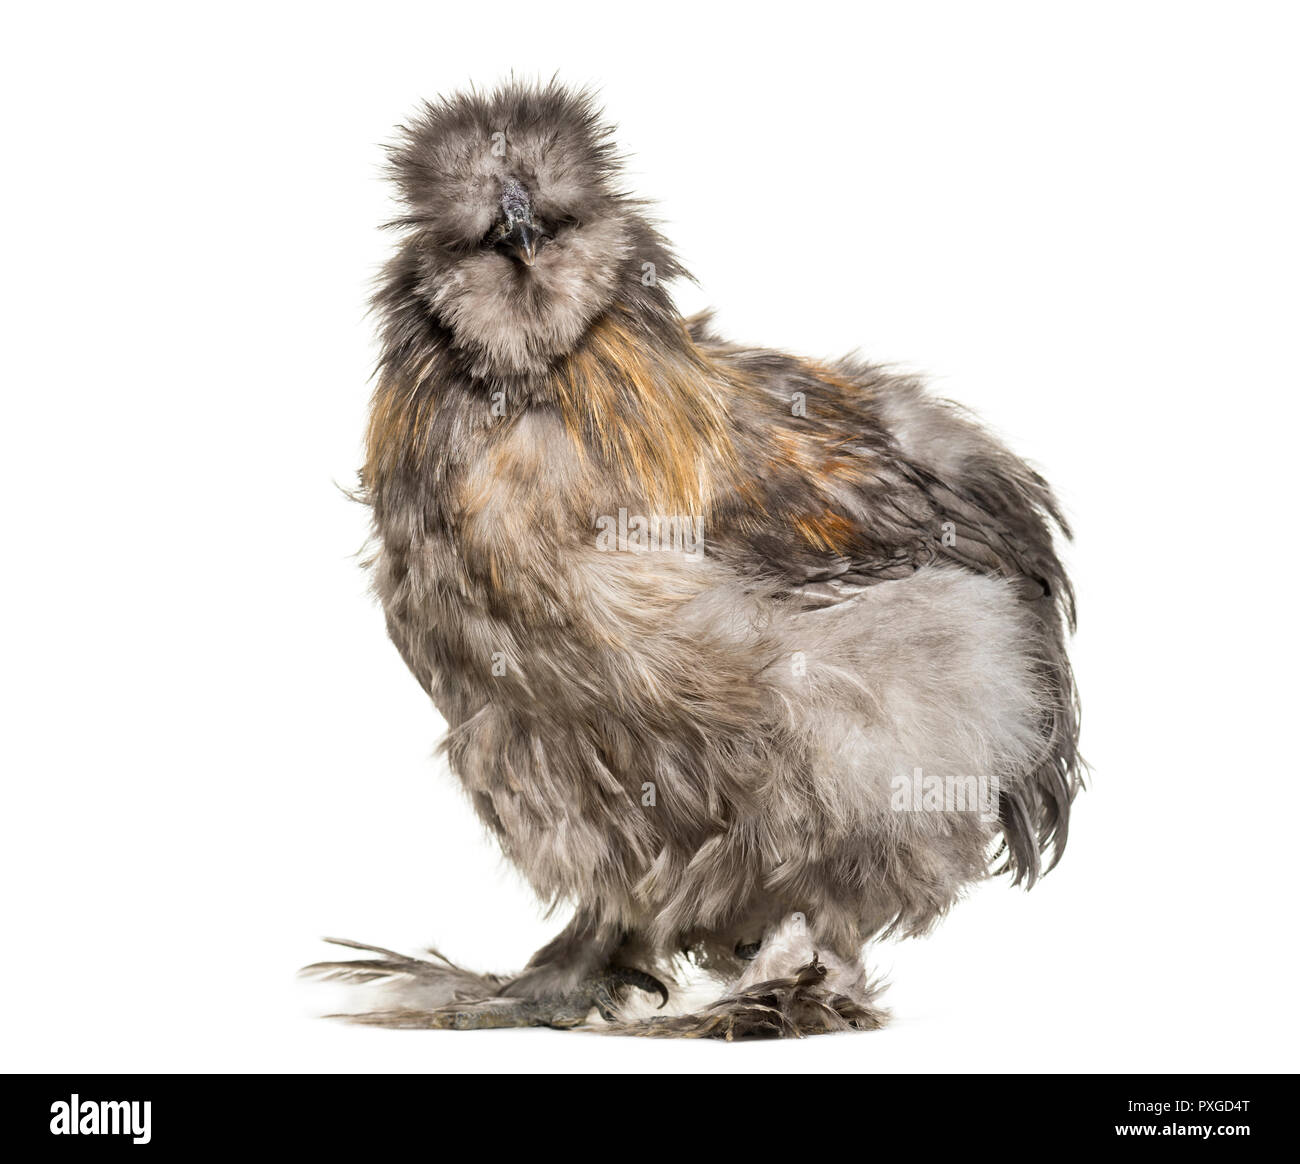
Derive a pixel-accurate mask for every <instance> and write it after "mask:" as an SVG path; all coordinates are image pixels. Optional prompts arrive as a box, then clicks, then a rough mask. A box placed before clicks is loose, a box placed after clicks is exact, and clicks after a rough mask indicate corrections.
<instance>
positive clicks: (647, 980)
mask: <svg viewBox="0 0 1300 1164" xmlns="http://www.w3.org/2000/svg"><path fill="white" fill-rule="evenodd" d="M326 940H327V941H330V942H333V943H334V944H335V945H339V946H346V947H348V948H349V949H353V950H365V951H367V952H369V953H372V954H378V955H379V957H377V958H361V959H357V960H355V961H350V962H317V963H315V964H314V965H311V966H307V967H304V968H303V970H302V971H301V973H302V974H304V975H306V976H308V977H313V978H320V979H323V980H325V981H334V982H346V983H349V984H358V985H360V984H367V983H380V984H382V985H383V987H384V989H385V992H386V993H387V994H388V996H389V997H390V998H392V999H393V1000H394V1001H395V1002H397V1003H398V1004H399V1005H397V1006H394V1007H389V1008H387V1009H383V1010H371V1011H362V1012H359V1013H356V1014H337V1015H329V1016H327V1017H330V1018H342V1019H347V1020H348V1021H349V1022H354V1023H359V1024H362V1025H365V1026H380V1027H398V1028H405V1029H423V1030H429V1029H434V1030H456V1031H472V1030H490V1029H496V1028H501V1027H555V1028H558V1029H562V1030H568V1029H572V1028H573V1027H578V1026H581V1025H582V1024H583V1023H585V1022H586V1021H587V1016H588V1015H589V1014H590V1013H591V1011H592V1009H593V1008H594V1009H595V1010H596V1011H597V1013H598V1014H600V1016H601V1017H602V1018H604V1019H605V1020H606V1021H607V1022H611V1023H612V1022H615V1021H616V1018H615V1013H614V1012H615V1010H616V1008H617V1007H618V1006H619V1005H620V1003H621V1000H622V994H623V991H624V990H625V989H626V988H627V987H629V986H635V987H637V988H638V989H640V990H644V991H646V992H647V993H649V994H657V995H659V997H660V1000H661V1001H660V1004H659V1005H660V1006H663V1005H664V1003H666V1002H667V1001H668V988H667V987H666V986H665V985H664V984H663V983H662V982H660V981H659V980H658V979H657V978H655V977H653V976H652V975H650V974H646V973H645V972H644V971H641V970H634V969H632V968H630V967H624V966H609V967H606V968H605V969H603V970H601V971H599V972H598V973H595V974H592V975H589V976H588V977H587V978H585V979H583V980H582V981H581V982H579V983H578V984H577V985H576V986H575V987H573V988H572V989H570V990H567V991H565V992H563V993H558V994H552V995H543V996H541V997H521V998H514V997H507V996H505V995H504V992H506V991H507V990H509V988H510V987H511V985H512V983H513V982H514V981H515V979H513V978H509V977H505V976H502V975H497V974H474V973H471V972H470V971H468V970H463V969H461V968H460V967H459V966H457V965H456V964H455V963H454V962H451V961H450V960H449V959H447V958H445V957H444V956H443V955H442V954H440V953H438V951H437V950H429V951H428V953H429V954H430V955H431V956H432V957H433V958H434V959H436V961H426V960H424V959H421V958H408V957H406V956H405V955H403V954H398V953H395V952H394V951H392V950H385V949H384V948H383V947H381V946H367V945H364V944H363V943H361V942H352V941H348V940H347V939H344V938H327V939H326Z"/></svg>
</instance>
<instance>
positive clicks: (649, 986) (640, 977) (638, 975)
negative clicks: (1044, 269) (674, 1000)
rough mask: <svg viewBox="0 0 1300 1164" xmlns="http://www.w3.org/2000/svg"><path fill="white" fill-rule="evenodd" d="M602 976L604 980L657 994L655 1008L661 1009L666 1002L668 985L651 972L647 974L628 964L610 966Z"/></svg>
mask: <svg viewBox="0 0 1300 1164" xmlns="http://www.w3.org/2000/svg"><path fill="white" fill-rule="evenodd" d="M602 977H603V979H604V980H605V982H611V981H612V982H616V983H619V984H620V985H626V986H635V987H636V988H637V989H638V990H644V991H645V992H646V993H647V994H657V995H659V1006H658V1007H657V1008H656V1009H657V1010H663V1008H664V1006H665V1005H666V1004H667V1002H668V987H666V986H665V985H664V984H663V983H662V982H660V981H659V979H658V978H656V977H655V976H654V975H653V974H647V973H646V972H645V971H644V970H634V969H632V968H631V967H630V966H610V967H609V968H608V969H607V970H606V971H605V973H604V974H603V975H602Z"/></svg>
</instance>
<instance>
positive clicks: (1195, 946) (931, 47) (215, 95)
mask: <svg viewBox="0 0 1300 1164" xmlns="http://www.w3.org/2000/svg"><path fill="white" fill-rule="evenodd" d="M1296 31H1297V29H1296V27H1295V25H1294V23H1293V18H1292V17H1291V16H1290V15H1288V14H1287V6H1285V5H1276V6H1272V5H1262V4H1242V3H1233V4H1227V3H1224V4H1218V5H1203V4H1114V5H1112V4H1099V3H1096V2H1090V3H1086V4H1078V5H1065V4H1057V5H1040V4H981V5H967V4H926V3H909V4H906V5H904V4H897V5H893V4H891V5H875V4H865V5H849V4H833V5H818V4H813V3H800V4H797V5H794V6H785V5H782V6H776V5H773V6H770V7H764V6H762V5H752V4H751V5H730V6H727V7H725V8H723V7H722V6H706V5H703V4H700V3H691V4H683V5H674V4H670V3H658V4H654V5H651V6H632V5H619V4H612V3H600V4H590V5H588V4H578V3H574V2H572V0H549V2H546V0H533V2H532V3H529V4H527V5H524V4H515V3H511V2H506V0H494V2H493V3H491V4H486V3H479V4H436V3H427V2H426V3H420V4H411V5H397V4H382V3H372V4H367V5H364V6H355V7H344V6H341V5H340V6H334V5H328V4H325V5H322V4H312V5H287V4H284V5H241V4H230V3H227V4H222V5H213V6H211V7H210V8H209V9H207V10H206V11H201V10H199V9H197V8H178V7H175V6H170V5H161V4H159V5H156V6H155V5H143V4H134V5H132V4H124V5H111V6H91V5H85V6H79V5H60V6H37V5H22V6H20V7H18V8H15V9H13V10H12V11H11V12H9V14H8V15H7V17H6V36H5V45H4V48H3V54H4V61H3V67H2V68H0V85H2V86H3V89H4V92H3V118H4V127H3V128H4V139H3V149H4V157H5V160H6V163H7V165H6V171H7V175H6V177H5V179H4V183H3V186H0V199H3V203H4V207H3V209H4V213H3V214H2V215H0V230H3V255H2V259H0V261H2V262H3V266H4V276H5V277H4V291H3V293H4V304H3V316H2V317H3V320H4V327H5V337H6V338H5V344H4V356H3V358H4V378H3V405H4V422H3V430H2V433H0V439H3V460H2V461H0V464H2V466H3V472H4V475H5V500H4V522H5V526H4V540H3V545H4V549H5V554H6V563H5V571H4V575H3V579H4V581H3V585H4V587H5V596H4V612H5V632H4V663H5V666H4V683H5V692H4V697H3V708H4V716H5V720H6V726H5V728H4V736H3V739H4V748H5V753H6V758H5V763H4V785H5V791H4V806H3V823H2V825H0V829H2V833H3V837H2V839H3V853H2V854H0V861H2V863H3V868H2V869H0V873H2V875H3V891H2V892H3V915H4V916H3V924H2V925H0V941H2V942H3V944H4V947H5V948H4V951H3V958H2V959H0V964H2V965H3V971H2V973H3V976H4V979H5V982H4V988H5V989H4V997H5V999H6V1008H7V1012H8V1013H7V1015H6V1018H5V1022H4V1026H5V1035H4V1038H3V1040H2V1041H0V1065H2V1066H3V1067H4V1068H5V1069H8V1070H17V1071H196V1070H208V1071H212V1070H215V1071H240V1070H269V1071H336V1070H359V1071H438V1070H443V1071H445V1070H455V1071H483V1070H494V1069H502V1068H508V1069H518V1070H528V1069H534V1070H546V1071H565V1070H595V1071H626V1072H653V1071H666V1070H675V1071H705V1072H711V1071H724V1072H751V1071H752V1072H759V1071H772V1070H781V1071H808V1072H815V1071H865V1072H871V1071H927V1070H935V1069H944V1070H953V1069H955V1070H1007V1069H1011V1070H1055V1071H1059V1070H1080V1071H1112V1070H1137V1071H1198V1070H1224V1071H1237V1070H1248V1069H1257V1070H1258V1069H1265V1070H1267V1069H1272V1070H1279V1069H1287V1068H1290V1069H1294V1068H1295V1067H1296V1066H1297V1063H1296V1058H1297V1057H1296V1053H1295V1050H1294V1048H1295V1045H1296V1036H1297V1031H1296V1025H1295V1007H1294V994H1295V988H1294V985H1293V984H1294V981H1295V974H1296V941H1295V936H1294V928H1295V924H1296V909H1295V904H1294V902H1295V888H1294V875H1293V870H1294V868H1295V863H1294V862H1295V853H1296V839H1295V819H1296V810H1297V804H1296V777H1297V771H1296V761H1295V751H1294V741H1295V730H1296V729H1295V716H1294V689H1295V683H1294V668H1295V641H1294V637H1293V631H1294V620H1293V615H1292V610H1293V604H1294V585H1295V583H1294V579H1295V569H1294V568H1295V561H1294V559H1295V542H1296V534H1295V530H1294V528H1293V522H1294V517H1295V515H1294V513H1293V512H1292V510H1293V508H1294V505H1293V503H1292V492H1291V488H1290V486H1291V484H1292V472H1293V469H1292V466H1293V457H1294V453H1295V433H1294V424H1295V419H1296V406H1295V393H1296V391H1297V387H1298V385H1297V362H1298V361H1297V356H1296V351H1295V347H1296V343H1295V340H1296V323H1297V306H1298V305H1297V293H1296V286H1297V259H1300V247H1298V246H1297V233H1298V232H1297V224H1296V223H1297V215H1296V207H1297V205H1300V189H1297V186H1298V183H1297V171H1296V160H1295V159H1296V149H1295V130H1296V127H1295V113H1296V108H1297V96H1298V94H1297V85H1296V81H1295V54H1296ZM511 68H514V69H515V70H516V71H518V72H519V73H521V74H523V75H525V76H536V75H538V74H544V75H548V76H549V75H550V74H551V73H552V72H556V71H558V72H559V74H560V75H561V76H562V77H563V78H565V79H566V80H571V81H574V82H591V83H595V84H597V85H599V86H600V88H601V90H602V93H603V99H604V102H605V104H606V107H607V109H608V111H609V114H610V116H611V117H612V118H613V119H614V120H616V121H617V122H618V123H619V124H620V126H621V129H620V140H621V142H622V144H623V145H624V147H625V148H626V149H627V150H628V151H629V153H630V154H631V177H630V182H631V184H632V185H633V186H634V187H635V189H636V190H637V191H639V192H640V193H643V194H645V195H647V196H650V197H653V198H655V199H657V200H658V202H659V205H660V212H661V215H662V218H663V221H664V223H665V229H666V231H667V232H668V234H669V235H670V236H671V237H672V238H673V239H674V241H675V242H676V243H677V245H678V246H679V248H680V250H681V252H682V254H683V256H684V257H685V259H686V261H687V263H688V265H689V266H690V267H691V269H692V270H693V271H694V272H695V274H696V275H697V277H698V278H699V281H700V287H699V288H698V289H697V288H693V287H683V288H681V289H680V292H679V302H680V304H681V305H682V307H683V308H686V309H692V310H693V309H696V308H698V307H702V306H704V305H706V304H715V305H717V306H718V307H719V308H720V323H721V326H722V327H723V328H724V329H725V330H726V331H727V332H728V333H729V334H731V335H733V336H735V337H737V338H741V339H745V340H749V341H754V342H758V343H764V344H769V345H773V346H780V347H785V348H788V349H790V350H794V351H797V352H800V353H806V354H809V355H815V356H833V355H836V354H839V353H841V352H843V351H845V350H847V349H850V348H853V347H859V348H861V349H862V351H863V352H865V353H867V354H869V355H871V356H872V357H875V358H878V359H884V360H891V361H899V362H900V363H902V364H904V365H905V366H908V367H912V368H917V369H921V370H925V371H927V372H928V373H930V374H931V376H932V378H933V382H934V383H935V385H936V387H937V388H938V390H939V391H941V392H942V393H944V394H947V395H951V396H953V397H956V398H958V399H960V400H962V401H963V402H965V403H966V404H969V405H971V406H973V407H974V408H976V409H977V410H978V411H979V412H981V413H982V414H983V415H984V416H985V417H986V418H987V419H988V420H989V421H990V422H991V423H992V424H993V425H994V426H996V427H997V428H998V429H999V430H1001V431H1002V432H1003V433H1004V434H1006V435H1007V436H1008V438H1009V439H1010V440H1011V441H1012V443H1013V444H1014V446H1015V447H1016V448H1017V449H1018V450H1020V451H1021V452H1023V453H1024V454H1026V455H1028V456H1029V457H1031V458H1032V459H1033V460H1034V461H1035V462H1036V463H1038V464H1039V465H1041V466H1043V467H1044V468H1045V470H1046V471H1047V472H1048V473H1049V475H1050V477H1051V478H1052V480H1053V481H1054V482H1055V483H1056V484H1057V486H1058V487H1059V490H1060V492H1061V494H1062V496H1063V498H1064V500H1065V503H1066V505H1067V507H1068V509H1069V511H1070V513H1071V514H1072V515H1073V517H1074V519H1075V521H1076V523H1077V526H1078V531H1079V537H1078V542H1077V544H1076V546H1075V547H1074V549H1073V550H1072V551H1071V556H1070V560H1071V562H1072V563H1073V567H1074V570H1075V572H1076V575H1077V580H1078V587H1079V597H1080V606H1081V612H1082V627H1081V631H1080V634H1079V636H1078V639H1077V647H1076V652H1075V657H1076V659H1077V666H1078V673H1079V680H1080V684H1081V687H1082V691H1083V696H1084V747H1085V751H1086V754H1087V756H1088V758H1089V760H1090V761H1091V763H1092V765H1093V768H1094V775H1093V779H1092V788H1091V790H1090V791H1089V792H1088V793H1087V794H1086V795H1084V796H1083V797H1082V798H1081V799H1080V801H1079V802H1078V806H1077V811H1076V814H1075V819H1074V826H1073V830H1072V833H1073V839H1072V841H1071V845H1070V849H1069V852H1068V853H1067V856H1066V859H1065V861H1064V863H1063V864H1062V866H1061V867H1060V868H1059V869H1058V870H1057V871H1056V873H1054V874H1053V875H1052V876H1050V877H1049V878H1048V879H1047V880H1046V882H1044V883H1043V884H1042V885H1040V886H1039V887H1038V888H1037V889H1036V890H1034V892H1033V893H1031V894H1029V895H1025V894H1024V893H1022V892H1020V891H1018V890H1015V891H1013V890H1011V889H1010V888H1009V887H1007V886H1006V885H1005V884H1003V883H992V884H989V885H986V886H984V887H982V888H981V889H980V890H979V891H978V892H975V893H974V894H972V895H971V899H970V900H969V901H968V902H966V903H965V904H963V905H962V906H961V907H959V908H958V909H957V910H956V911H954V913H953V914H952V916H951V917H950V918H949V920H948V921H947V922H946V923H945V924H944V925H943V926H942V927H941V928H940V929H939V931H938V932H937V933H936V934H935V935H934V936H932V937H930V938H928V939H925V940H922V941H914V942H911V943H905V944H893V945H885V946H881V947H880V948H878V949H877V950H876V951H875V952H874V953H873V954H872V955H871V960H872V962H873V964H874V965H875V966H876V967H877V968H878V969H880V970H882V971H885V972H887V973H888V975H889V977H890V979H891V980H892V982H893V986H892V988H891V990H890V992H889V995H888V1001H889V1003H890V1004H891V1005H892V1007H893V1009H894V1012H895V1016H896V1017H895V1021H894V1024H893V1025H892V1026H891V1027H890V1028H889V1029H888V1030H886V1031H884V1032H882V1033H880V1034H873V1035H860V1036H851V1037H850V1036H845V1037H834V1038H822V1039H813V1040H808V1041H805V1042H802V1043H791V1044H768V1045H750V1046H726V1045H717V1044H699V1043H694V1042H686V1043H677V1042H657V1041H656V1042H646V1041H641V1040H620V1039H609V1038H596V1037H592V1036H584V1035H575V1034H561V1033H556V1032H550V1031H542V1030H531V1031H520V1032H489V1033H482V1034H471V1035H465V1034H453V1033H446V1034H442V1033H430V1032H424V1033H417V1032H388V1031H374V1030H365V1029H353V1028H347V1027H344V1026H341V1025H337V1024H333V1023H328V1022H324V1021H320V1020H319V1019H317V1018H315V1017H313V1016H314V1015H316V1014H317V1013H319V1012H320V1011H322V1010H324V1009H327V1008H328V1006H329V1005H331V1004H332V1003H333V1002H335V1001H336V1000H335V999H333V998H331V997H329V992H328V991H327V990H325V991H323V990H322V988H321V987H318V986H311V985H308V984H302V983H299V982H298V981H297V980H295V978H294V971H295V969H296V968H297V967H298V966H299V965H301V964H302V963H304V962H306V961H310V960H313V959H315V958H318V957H322V956H325V955H326V954H327V952H328V951H327V948H326V947H323V946H321V945H319V944H318V941H317V939H318V937H319V936H320V935H322V934H328V933H339V934H343V935H345V936H351V937H356V938H359V939H363V940H369V941H374V942H378V943H380V944H384V945H390V946H396V947H399V948H402V949H416V948H419V947H420V946H421V945H422V944H426V943H428V942H431V941H436V942H437V943H438V944H439V946H440V947H441V948H442V949H443V950H444V951H445V952H446V953H448V954H449V955H451V956H452V957H454V958H456V959H458V960H460V961H462V962H464V963H466V964H467V965H470V966H473V967H475V968H482V969H488V968H495V969H502V970H506V969H511V968H514V967H518V966H519V965H520V964H521V963H522V961H523V960H524V959H525V958H526V957H527V955H528V954H529V953H530V952H531V951H532V949H533V948H535V947H536V946H537V945H539V944H541V943H542V942H543V941H544V940H545V939H546V938H547V937H548V936H549V935H550V934H551V933H552V932H554V930H555V929H556V928H557V927H558V925H559V924H560V922H561V921H562V920H563V919H562V918H560V919H552V920H550V921H546V920H544V919H543V918H542V917H541V916H540V913H539V911H538V909H537V907H536V906H535V904H534V903H533V901H532V899H531V897H530V896H529V894H528V893H527V891H526V890H525V888H524V887H523V886H522V884H521V883H520V882H519V881H518V879H517V878H516V877H515V876H514V875H513V874H512V873H511V872H509V871H508V870H506V869H504V868H503V866H502V862H501V860H500V858H499V856H498V855H497V854H496V852H495V851H494V849H493V848H492V846H491V845H490V843H489V842H488V841H487V839H486V838H485V836H484V835H483V834H482V832H481V830H480V828H479V826H478V825H477V823H476V822H475V821H474V819H473V817H472V816H471V813H470V811H469V809H468V807H467V805H466V804H465V803H464V801H463V800H462V798H461V795H460V793H459V791H458V790H457V788H456V787H455V786H454V784H453V782H452V780H451V778H450V777H449V776H448V774H447V773H446V772H445V770H442V769H441V767H440V765H439V763H437V762H435V761H434V760H433V759H432V758H431V753H432V749H433V747H434V743H435V741H436V739H437V737H438V735H439V732H440V730H441V725H440V722H439V720H438V719H437V717H436V715H435V713H434V712H433V711H432V709H431V708H430V707H429V706H428V705H427V703H426V701H425V699H424V697H423V695H422V693H421V692H420V690H419V688H418V687H417V685H416V684H415V682H414V681H413V680H412V679H411V678H410V677H409V676H408V675H407V674H406V672H405V670H404V668H403V665H402V663H401V662H400V660H399V659H398V657H397V654H396V652H395V651H394V650H393V649H392V648H391V647H390V646H389V644H388V643H387V641H386V638H385V635H384V629H383V622H382V618H381V615H380V612H379V611H378V610H377V608H376V607H375V606H374V605H373V604H372V602H371V601H370V599H369V598H368V596H367V590H366V580H365V578H364V576H363V574H362V572H361V571H360V569H358V566H357V563H356V561H355V559H353V558H351V557H350V556H349V555H350V554H352V552H353V551H355V550H357V549H358V548H359V546H360V545H361V543H362V541H363V539H364V536H365V527H366V515H365V512H364V510H363V509H362V508H361V507H359V506H356V505H353V504H350V503H349V502H347V501H346V500H345V499H344V498H343V496H342V494H341V493H340V491H339V489H338V488H337V487H336V483H337V484H338V485H341V486H347V485H350V484H351V483H352V482H353V481H354V474H355V470H356V467H357V465H358V464H359V460H360V438H361V431H362V426H363V422H364V416H365V409H366V401H367V396H368V392H369V386H368V376H369V373H370V370H371V365H372V361H373V358H374V354H375V351H374V347H373V344H372V340H371V329H370V325H369V324H368V323H367V322H366V320H365V319H364V317H363V312H364V303H365V295H366V287H367V282H368V279H369V278H370V276H371V275H372V273H373V271H374V269H375V268H376V267H377V266H378V264H379V263H380V262H381V261H382V259H383V257H384V255H385V254H386V252H387V249H388V247H389V246H391V240H390V239H389V238H388V237H387V236H385V235H383V234H382V233H381V232H379V231H378V230H377V229H376V224H377V223H379V222H380V221H381V220H382V219H384V218H385V217H386V216H387V215H388V214H389V213H390V212H391V206H390V204H389V202H388V196H387V191H386V189H385V188H384V186H383V184H382V182H381V180H380V176H379V171H380V165H381V152H380V149H379V144H380V143H381V142H383V141H385V140H387V139H388V138H389V137H390V136H391V127H392V126H393V124H394V123H396V122H397V121H399V120H401V119H402V118H403V117H404V116H405V115H406V114H407V113H408V112H409V111H410V110H411V109H412V108H413V107H414V106H415V104H416V102H417V101H418V100H419V99H420V98H422V97H425V96H432V95H435V94H439V93H443V92H447V91H450V90H454V89H456V88H459V87H461V86H463V85H464V84H465V83H467V82H468V81H471V80H473V81H475V82H477V83H479V84H489V83H492V82H494V81H496V80H498V79H499V78H501V77H502V76H503V75H505V74H506V73H508V71H509V70H510V69H511Z"/></svg>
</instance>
